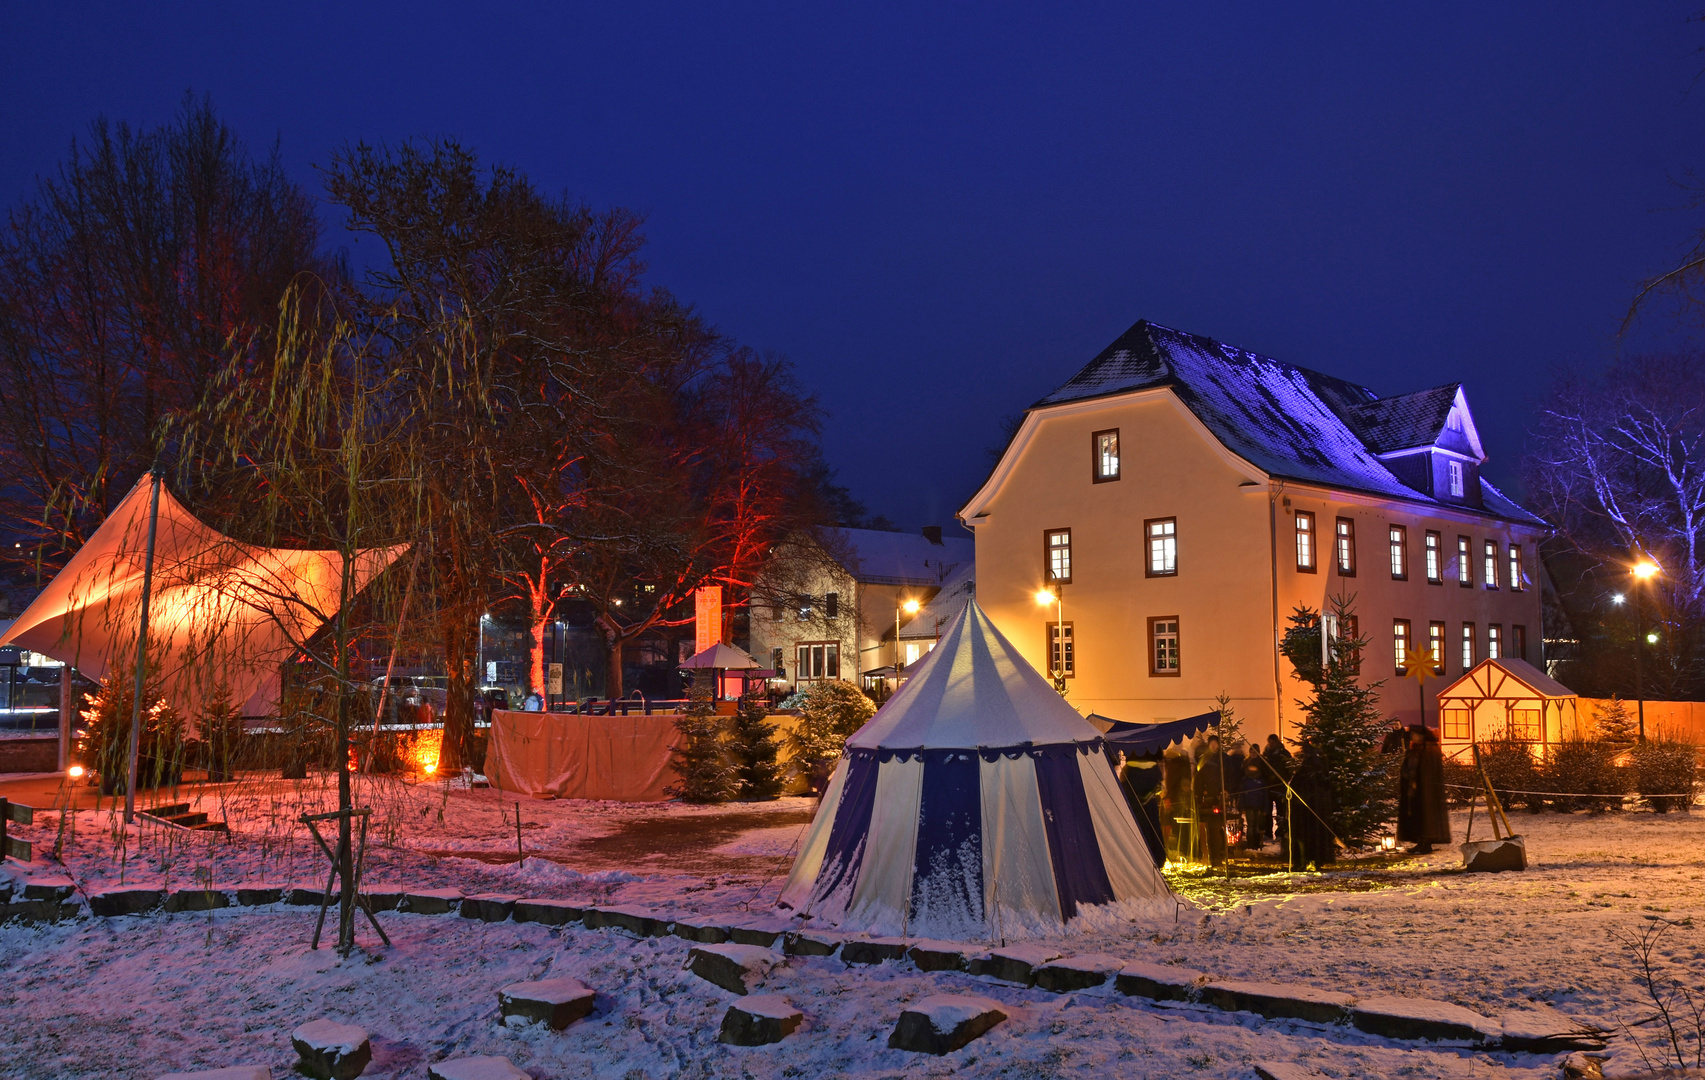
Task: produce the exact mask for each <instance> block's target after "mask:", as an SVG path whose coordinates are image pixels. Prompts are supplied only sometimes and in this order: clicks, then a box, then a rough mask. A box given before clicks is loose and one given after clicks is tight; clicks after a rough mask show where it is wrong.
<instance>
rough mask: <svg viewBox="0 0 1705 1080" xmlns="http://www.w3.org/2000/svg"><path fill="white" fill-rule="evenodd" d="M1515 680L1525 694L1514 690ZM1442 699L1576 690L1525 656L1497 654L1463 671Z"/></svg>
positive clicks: (1570, 694) (1556, 694)
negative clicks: (1520, 657) (1523, 657)
mask: <svg viewBox="0 0 1705 1080" xmlns="http://www.w3.org/2000/svg"><path fill="white" fill-rule="evenodd" d="M1511 682H1514V683H1515V684H1517V686H1519V688H1521V689H1523V690H1526V691H1527V693H1526V694H1518V693H1512V692H1511V691H1512V689H1514V688H1512V687H1511V686H1510V685H1509V684H1510V683H1511ZM1437 696H1438V698H1439V700H1441V701H1442V700H1444V699H1445V698H1447V697H1448V698H1471V699H1478V698H1510V697H1542V698H1571V697H1575V696H1576V694H1575V692H1574V691H1573V690H1571V689H1569V688H1568V687H1567V686H1564V685H1563V684H1562V683H1560V682H1558V681H1557V680H1556V679H1553V678H1552V677H1551V676H1549V675H1547V674H1545V672H1543V671H1541V670H1539V669H1538V668H1537V667H1534V666H1533V665H1532V664H1530V663H1528V662H1527V661H1526V660H1519V659H1516V658H1515V657H1498V658H1496V659H1490V658H1489V659H1486V660H1482V661H1480V662H1479V663H1478V664H1475V665H1474V666H1473V667H1471V668H1469V669H1468V670H1467V671H1465V672H1463V673H1462V675H1461V677H1459V678H1458V679H1457V680H1456V681H1455V682H1453V683H1451V684H1450V685H1449V686H1447V687H1445V688H1444V689H1443V690H1440V691H1439V692H1438V695H1437Z"/></svg>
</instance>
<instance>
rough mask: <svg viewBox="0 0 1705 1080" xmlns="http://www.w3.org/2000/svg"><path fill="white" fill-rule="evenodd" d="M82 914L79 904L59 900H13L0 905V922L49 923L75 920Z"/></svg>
mask: <svg viewBox="0 0 1705 1080" xmlns="http://www.w3.org/2000/svg"><path fill="white" fill-rule="evenodd" d="M82 913H83V908H82V906H81V905H79V904H74V903H70V902H68V901H61V900H14V901H13V902H12V903H10V904H0V922H11V921H12V920H13V919H18V920H20V921H22V922H31V923H51V922H59V921H61V920H62V919H75V918H76V917H77V916H79V915H81V914H82Z"/></svg>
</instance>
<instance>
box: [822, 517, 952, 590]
mask: <svg viewBox="0 0 1705 1080" xmlns="http://www.w3.org/2000/svg"><path fill="white" fill-rule="evenodd" d="M832 531H833V532H834V534H835V539H836V541H837V543H836V544H834V545H833V549H834V550H836V552H837V558H842V557H844V561H845V562H846V563H848V564H849V565H847V567H846V571H847V573H849V574H851V575H852V577H853V580H855V581H859V582H863V583H865V584H869V585H919V586H928V585H940V584H941V583H942V582H943V581H945V580H946V579H947V576H948V575H949V574H951V573H952V572H953V569H954V568H955V567H956V566H959V565H961V564H965V563H970V562H971V561H972V560H973V559H974V557H975V553H976V546H975V542H974V541H972V540H971V539H970V538H968V537H957V536H944V537H942V538H941V543H939V544H937V543H934V542H933V541H931V540H929V539H928V538H927V537H924V536H922V535H920V534H918V533H902V532H887V531H884V530H882V529H834V530H832Z"/></svg>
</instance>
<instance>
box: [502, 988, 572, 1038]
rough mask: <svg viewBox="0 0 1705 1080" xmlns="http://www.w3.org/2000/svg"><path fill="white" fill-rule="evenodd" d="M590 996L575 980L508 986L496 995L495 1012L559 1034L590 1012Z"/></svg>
mask: <svg viewBox="0 0 1705 1080" xmlns="http://www.w3.org/2000/svg"><path fill="white" fill-rule="evenodd" d="M594 996H595V995H594V994H593V991H592V988H591V987H590V986H587V985H586V984H585V983H583V982H581V981H580V980H579V979H566V978H565V979H540V980H538V981H537V982H518V983H510V984H509V985H508V986H505V987H504V988H503V989H501V990H499V991H498V992H497V1011H498V1012H500V1013H502V1014H503V1018H504V1019H505V1020H507V1019H509V1018H510V1017H511V1016H518V1017H521V1018H522V1019H523V1020H528V1021H531V1022H534V1023H541V1024H544V1025H545V1026H546V1027H549V1028H551V1029H553V1030H555V1031H561V1030H562V1029H563V1028H566V1027H567V1026H568V1025H570V1024H572V1023H574V1022H575V1021H576V1020H579V1019H580V1018H581V1017H583V1016H585V1015H587V1014H588V1013H590V1012H591V1011H592V1004H593V998H594Z"/></svg>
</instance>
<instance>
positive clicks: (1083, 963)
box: [1034, 953, 1125, 994]
mask: <svg viewBox="0 0 1705 1080" xmlns="http://www.w3.org/2000/svg"><path fill="white" fill-rule="evenodd" d="M1124 966H1125V961H1124V960H1122V959H1120V958H1119V957H1117V956H1109V955H1108V954H1107V953H1090V954H1089V955H1087V956H1071V957H1066V958H1065V959H1062V960H1050V961H1048V962H1047V963H1046V964H1043V965H1042V966H1041V967H1038V968H1037V969H1036V971H1035V980H1034V981H1035V984H1036V986H1037V987H1038V988H1039V989H1042V990H1050V991H1052V992H1054V993H1056V994H1066V993H1070V992H1071V991H1073V990H1088V989H1089V988H1091V987H1094V986H1102V985H1105V984H1106V982H1107V980H1109V979H1111V978H1112V977H1113V976H1114V975H1115V974H1117V973H1118V971H1119V969H1120V968H1122V967H1124Z"/></svg>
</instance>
